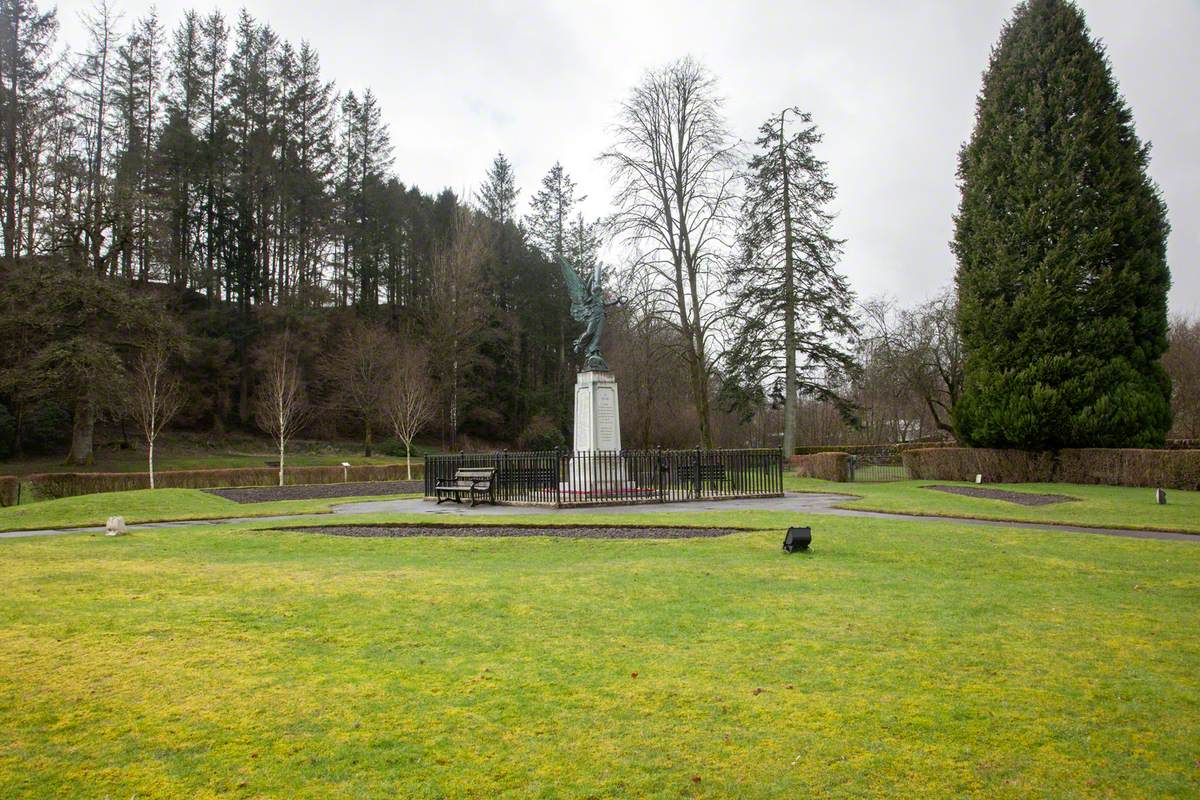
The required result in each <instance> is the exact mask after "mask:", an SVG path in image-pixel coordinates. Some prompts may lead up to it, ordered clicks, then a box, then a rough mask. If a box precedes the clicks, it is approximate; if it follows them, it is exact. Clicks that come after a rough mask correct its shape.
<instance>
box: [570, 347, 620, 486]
mask: <svg viewBox="0 0 1200 800" xmlns="http://www.w3.org/2000/svg"><path fill="white" fill-rule="evenodd" d="M574 444H575V447H574V457H573V458H572V459H571V462H570V464H569V466H568V467H567V469H568V470H569V477H568V480H567V481H566V482H565V483H564V484H563V487H562V488H563V491H569V492H570V493H571V494H572V495H577V496H578V495H583V496H591V495H593V494H603V495H606V496H607V495H612V494H613V493H625V492H627V491H631V490H632V483H631V482H630V481H629V480H627V479H626V476H625V466H624V464H623V463H622V462H621V460H620V459H615V458H603V459H598V458H596V457H595V456H594V454H595V453H601V452H607V453H615V452H619V451H620V450H621V407H620V402H619V400H618V398H617V379H616V378H614V377H613V374H612V373H611V372H609V371H607V370H597V369H591V370H587V371H585V372H580V373H579V376H578V378H577V379H576V381H575V442H574Z"/></svg>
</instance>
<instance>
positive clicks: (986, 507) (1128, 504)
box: [783, 476, 1200, 533]
mask: <svg viewBox="0 0 1200 800" xmlns="http://www.w3.org/2000/svg"><path fill="white" fill-rule="evenodd" d="M783 483H784V488H785V489H787V490H788V491H793V492H836V493H841V494H853V495H859V496H860V497H861V498H862V499H860V500H847V501H846V502H845V503H842V504H840V505H842V506H844V507H845V508H856V509H859V510H862V511H892V512H895V513H900V514H935V515H939V516H946V517H966V518H974V519H1006V520H1013V521H1016V522H1060V523H1065V524H1068V525H1092V526H1095V527H1112V528H1141V529H1146V530H1166V531H1181V532H1183V533H1200V492H1185V491H1179V490H1168V491H1167V504H1166V505H1165V506H1160V505H1157V504H1156V503H1155V502H1154V490H1153V489H1136V488H1129V487H1124V486H1083V485H1079V484H1068V483H1017V484H1010V483H995V484H984V486H985V487H987V488H996V489H1005V490H1007V491H1012V492H1033V493H1035V494H1059V495H1068V496H1070V497H1075V498H1078V500H1076V501H1072V502H1066V503H1055V504H1053V505H1048V506H1022V505H1018V504H1016V503H1010V502H1008V501H1006V500H987V499H984V498H979V497H964V496H962V495H955V494H949V493H947V492H938V491H935V490H932V489H924V488H922V487H924V486H930V485H940V486H975V484H973V483H955V482H954V481H929V480H923V481H894V482H891V483H834V482H831V481H821V480H816V479H813V478H795V477H792V476H785V477H784V479H783Z"/></svg>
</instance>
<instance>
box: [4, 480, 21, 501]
mask: <svg viewBox="0 0 1200 800" xmlns="http://www.w3.org/2000/svg"><path fill="white" fill-rule="evenodd" d="M20 490H21V481H20V479H18V478H14V477H13V476H11V475H0V508H4V507H5V506H15V505H16V504H17V498H18V497H19V496H20V494H19V493H20Z"/></svg>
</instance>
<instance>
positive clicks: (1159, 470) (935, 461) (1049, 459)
mask: <svg viewBox="0 0 1200 800" xmlns="http://www.w3.org/2000/svg"><path fill="white" fill-rule="evenodd" d="M903 459H904V466H906V467H908V471H909V474H911V475H912V476H913V477H914V478H917V479H919V480H940V481H973V480H975V476H976V475H982V476H983V479H984V480H985V481H987V482H988V483H1093V484H1104V485H1108V486H1149V487H1161V488H1164V489H1190V490H1197V489H1200V450H1136V449H1131V448H1130V449H1117V448H1078V449H1066V450H1059V451H1058V452H1056V453H1049V452H1027V451H1024V450H992V449H988V448H970V447H933V448H925V449H920V450H908V451H906V452H905V453H904V454H903Z"/></svg>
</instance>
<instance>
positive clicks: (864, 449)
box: [795, 442, 941, 456]
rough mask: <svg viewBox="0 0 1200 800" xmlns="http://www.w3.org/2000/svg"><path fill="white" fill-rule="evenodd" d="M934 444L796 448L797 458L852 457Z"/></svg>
mask: <svg viewBox="0 0 1200 800" xmlns="http://www.w3.org/2000/svg"><path fill="white" fill-rule="evenodd" d="M940 446H941V445H940V444H938V443H936V442H894V443H892V444H805V445H800V446H799V447H797V448H796V450H795V454H796V455H798V456H812V455H817V454H818V453H835V452H836V453H849V454H850V455H853V456H880V455H890V454H893V453H901V452H904V451H905V450H913V449H917V448H926V447H940Z"/></svg>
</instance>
